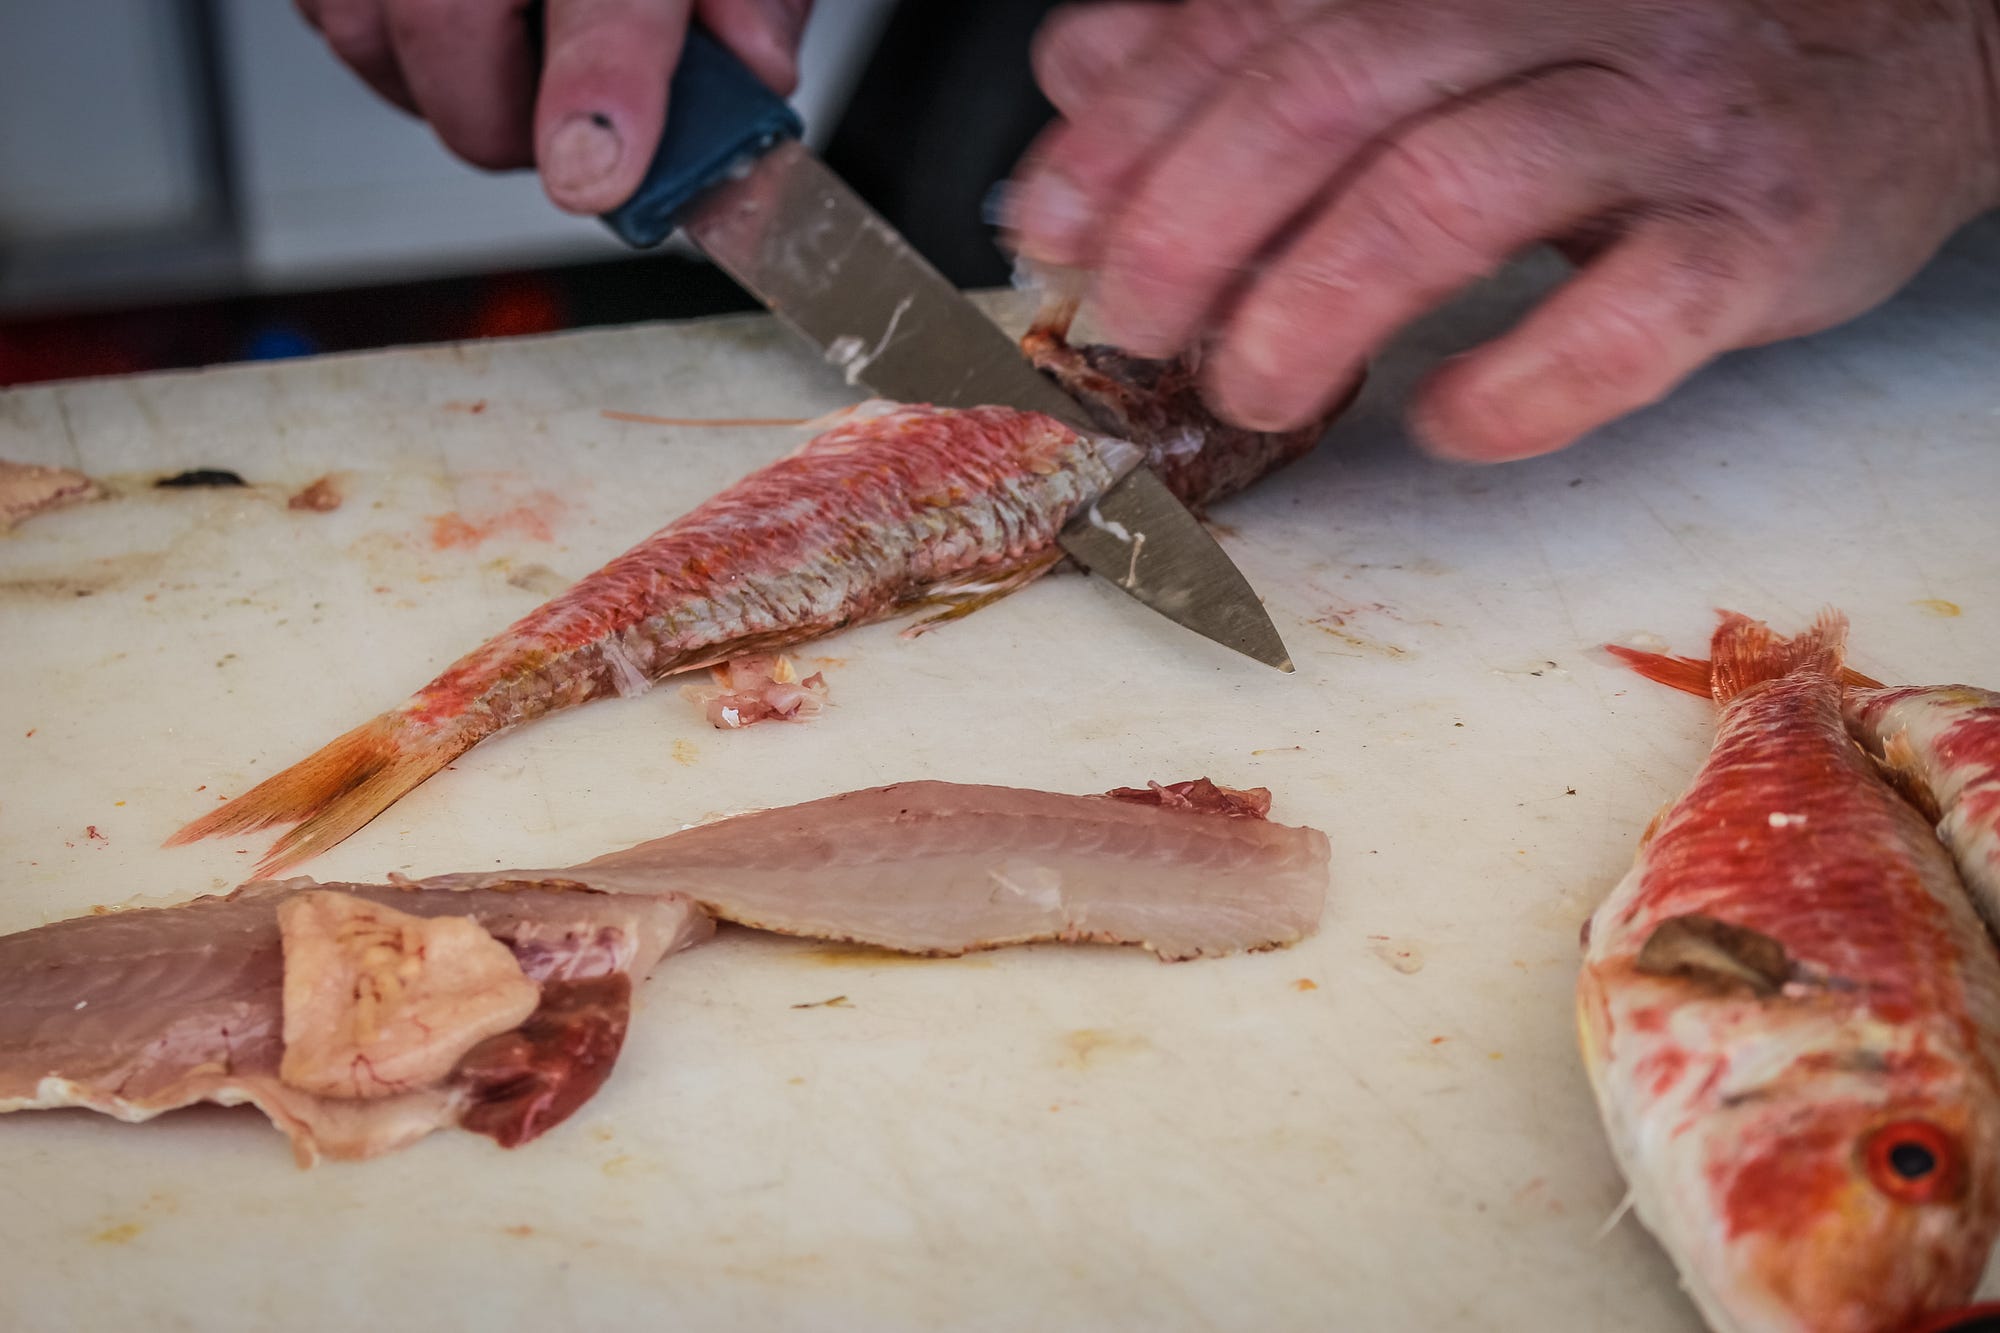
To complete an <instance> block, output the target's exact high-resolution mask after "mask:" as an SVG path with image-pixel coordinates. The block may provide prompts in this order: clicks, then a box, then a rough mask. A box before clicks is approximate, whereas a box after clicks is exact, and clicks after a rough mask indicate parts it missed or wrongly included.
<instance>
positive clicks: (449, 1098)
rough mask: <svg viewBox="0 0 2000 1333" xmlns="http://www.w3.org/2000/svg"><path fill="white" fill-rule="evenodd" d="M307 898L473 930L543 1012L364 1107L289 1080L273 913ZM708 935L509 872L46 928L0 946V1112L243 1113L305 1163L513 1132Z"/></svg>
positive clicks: (301, 889)
mask: <svg viewBox="0 0 2000 1333" xmlns="http://www.w3.org/2000/svg"><path fill="white" fill-rule="evenodd" d="M311 895H342V896H349V897H351V898H353V899H355V900H358V901H360V902H365V903H370V904H378V905H382V906H385V907H388V908H390V909H393V911H394V912H396V913H404V914H409V915H411V916H415V917H419V918H422V917H438V916H455V917H465V918H467V919H469V920H470V921H473V922H476V923H477V924H478V925H479V926H480V927H483V928H484V930H485V932H486V933H487V934H488V935H490V936H491V937H492V938H493V939H495V940H498V941H499V942H500V943H501V944H502V945H505V946H506V948H507V950H508V951H509V952H510V953H511V955H512V957H513V959H514V961H515V963H517V964H518V966H519V970H520V972H521V973H522V974H524V975H525V976H526V977H527V978H528V979H529V980H530V981H532V982H533V983H535V984H536V985H537V986H538V987H539V988H540V992H541V998H540V1001H539V1003H538V1004H537V1006H536V1008H535V1010H534V1012H533V1013H531V1014H530V1015H529V1017H528V1018H527V1020H526V1021H525V1022H524V1023H522V1024H521V1025H519V1026H518V1027H517V1028H515V1029H513V1030H511V1031H510V1032H509V1033H507V1034H503V1035H501V1036H496V1037H492V1038H489V1039H488V1040H487V1041H485V1042H481V1043H480V1044H478V1045H475V1046H473V1047H472V1048H471V1050H470V1051H469V1052H467V1054H466V1056H465V1058H464V1059H462V1060H461V1061H459V1063H458V1066H457V1068H456V1070H455V1071H454V1072H453V1073H452V1074H451V1075H450V1076H448V1077H446V1078H444V1079H442V1080H438V1081H436V1082H433V1083H429V1084H427V1085H424V1086H419V1087H413V1088H411V1089H409V1090H408V1091H404V1092H400V1093H397V1094H395V1095H389V1096H379V1097H370V1098H346V1097H329V1096H321V1095H316V1094H315V1093H313V1092H309V1091H306V1090H304V1089H302V1088H300V1087H297V1086H294V1085H293V1084H292V1083H290V1082H287V1081H286V1079H285V1078H284V1077H283V1075H282V1073H281V1068H280V1066H281V1063H282V1062H283V1059H284V1055H285V1043H284V1031H283V1029H284V1018H285V1012H284V983H285V960H284V956H283V947H282V942H281V934H280V928H279V914H280V908H281V907H282V906H284V905H285V904H288V903H293V902H296V901H298V900H299V899H300V898H302V897H305V896H311ZM712 930H713V924H712V922H711V921H710V920H709V918H708V917H707V916H706V915H705V914H703V913H702V912H701V911H700V910H699V909H698V908H696V907H695V906H694V905H693V904H692V903H690V902H689V901H688V900H686V899H684V898H676V897H674V896H672V895H653V896H648V897H638V898H635V897H622V896H616V895H607V894H595V893H587V892H579V891H577V890H576V889H575V888H574V887H573V886H563V885H561V884H546V883H537V882H527V881H520V880H516V881H513V882H511V883H510V882H507V881H504V880H495V881H494V884H493V887H488V888H484V889H480V890H477V891H470V892H460V891H450V890H446V889H438V888H427V887H423V886H416V885H410V886H383V885H350V884H324V885H322V884H314V883H313V882H312V881H311V880H293V881H287V882H284V883H271V882H263V883H257V884H252V885H247V886H245V887H244V888H241V889H238V890H237V891H236V892H235V893H232V894H230V895H229V896H228V897H226V898H214V897H210V898H201V899H197V900H196V901H194V902H191V903H188V904H185V905H183V906H179V907H166V908H147V909H140V910H134V911H129V912H113V913H110V914H107V915H102V916H90V917H80V918H77V919H76V920H72V921H61V922H56V923H54V924H52V925H48V926H43V927H41V928H39V929H36V930H28V931H22V932H21V933H19V934H15V935H8V936H5V937H0V1111H17V1110H34V1109H44V1108H51V1107H60V1106H83V1107H88V1108H90V1109H92V1110H96V1111H102V1112H104V1113H105V1114H107V1115H113V1116H117V1117H118V1118H120V1119H123V1120H135V1121H136V1120H146V1119H150V1118H151V1117H153V1116H155V1115H158V1114H160V1113H161V1112H163V1111H170V1110H173V1109H175V1108H177V1107H181V1106H188V1105H191V1104H193V1103H196V1102H216V1103H220V1104H222V1105H226V1106H227V1105H238V1104H241V1103H245V1102H248V1103H251V1104H254V1105H256V1106H257V1107H258V1108H259V1109H261V1110H262V1111H263V1112H264V1113H265V1114H266V1115H268V1116H269V1117H270V1118H271V1120H272V1123H274V1124H276V1125H277V1126H278V1127H279V1128H280V1129H282V1130H284V1131H285V1132H286V1134H288V1135H289V1136H290V1137H291V1139H292V1143H293V1147H294V1150H295V1151H296V1152H297V1154H298V1156H299V1158H300V1160H301V1161H302V1162H309V1161H311V1160H313V1159H314V1158H316V1157H318V1156H320V1155H322V1154H324V1155H326V1156H330V1157H335V1158H343V1157H347V1158H351V1157H369V1156H374V1155H376V1154H378V1153H382V1152H387V1151H389V1150H391V1149H394V1148H398V1147H401V1146H403V1145H404V1144H407V1143H409V1142H411V1141H413V1140H415V1139H418V1138H421V1137H423V1136H424V1135H425V1134H428V1133H430V1132H431V1131H432V1130H434V1129H437V1128H440V1127H443V1126H447V1125H454V1124H461V1123H463V1124H465V1125H466V1127H468V1128H472V1129H475V1130H477V1131H478V1132H482V1133H489V1134H491V1135H492V1136H493V1137H495V1138H498V1139H500V1140H501V1141H502V1142H510V1141H511V1142H520V1141H524V1140H525V1139H527V1138H532V1137H534V1135H535V1134H539V1133H540V1132H542V1131H543V1130H545V1129H547V1128H549V1127H550V1126H551V1125H553V1124H555V1123H558V1122H559V1121H560V1120H561V1119H562V1117H563V1116H564V1115H567V1114H568V1113H569V1112H570V1111H572V1110H574V1109H575V1107H576V1106H578V1105H581V1103H582V1102H583V1100H585V1099H586V1098H587V1097H588V1096H589V1095H590V1093H591V1092H593V1091H595V1089H596V1088H597V1086H598V1085H599V1084H601V1083H602V1082H603V1080H604V1078H605V1076H607V1075H608V1074H609V1073H610V1066H611V1061H612V1059H615V1057H616V1055H617V1050H618V1043H619V1041H620V1040H622V1037H623V1033H624V1028H625V1023H626V1020H627V1016H628V1013H629V995H630V984H631V979H632V978H634V977H641V976H644V975H645V973H647V972H648V971H650V970H651V969H652V968H653V967H654V966H655V965H656V964H657V963H658V962H659V960H660V959H661V958H662V957H664V956H665V955H667V954H669V953H672V952H674V951H676V950H678V949H681V948H685V947H686V946H687V945H689V944H692V943H695V942H697V941H699V940H701V939H705V938H706V937H707V936H708V935H709V933H710V932H711V931H712ZM586 1001H587V1002H586ZM520 1033H525V1034H527V1036H526V1038H525V1040H526V1041H527V1042H528V1046H527V1047H524V1046H523V1044H522V1041H523V1040H524V1039H522V1038H520V1037H518V1036H517V1035H516V1034H520ZM607 1037H609V1038H610V1040H608V1042H607V1040H606V1038H607ZM565 1049H568V1050H569V1051H570V1052H571V1054H570V1056H569V1057H568V1058H564V1057H563V1056H562V1055H561V1052H563V1051H564V1050H565ZM510 1054H511V1056H512V1059H511V1060H510V1059H509V1058H508V1056H509V1055H510ZM578 1056H584V1057H587V1058H577V1057H578ZM557 1112H560V1113H559V1114H558V1113H557Z"/></svg>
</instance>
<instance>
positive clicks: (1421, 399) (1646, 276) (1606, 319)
mask: <svg viewBox="0 0 2000 1333" xmlns="http://www.w3.org/2000/svg"><path fill="white" fill-rule="evenodd" d="M1777 272H1778V264H1777V263H1776V261H1775V259H1774V257H1773V256H1772V255H1771V253H1770V252H1769V251H1768V250H1767V249H1765V248H1763V247H1762V246H1760V244H1759V243H1758V242H1756V241H1755V240H1754V239H1753V238H1752V233H1751V232H1750V231H1749V230H1748V229H1747V227H1746V226H1745V225H1744V224H1742V223H1740V222H1738V221H1736V220H1735V219H1734V218H1730V217H1704V218H1679V219H1656V220H1651V221H1647V222H1644V223H1640V224H1638V225H1637V226H1635V227H1634V228H1633V230H1632V231H1630V232H1629V233H1628V234H1627V235H1626V237H1625V238H1624V239H1623V240H1622V241H1620V242H1619V243H1617V244H1615V245H1613V246H1612V247H1611V248H1610V249H1609V250H1607V251H1605V252H1604V254H1603V256H1602V257H1601V258H1599V259H1598V260H1597V261H1596V262H1595V263H1594V264H1592V265H1591V266H1590V267H1589V268H1587V269H1585V270H1583V272H1582V273H1580V274H1579V275H1578V276H1577V277H1575V278H1573V279H1571V280H1570V281H1569V282H1568V283H1567V284H1566V285H1564V286H1563V287H1561V288H1560V289H1558V290H1557V291H1556V293H1555V294H1554V295H1553V296H1551V297H1550V298H1549V299H1548V300H1547V301H1545V302H1544V303H1543V304H1542V305H1541V306H1540V307H1539V308H1538V309H1536V310H1535V311H1534V312H1533V313H1532V314H1530V315H1529V316H1528V317H1527V318H1526V319H1525V320H1523V321H1522V322H1521V324H1520V325H1519V326H1518V327H1517V328H1515V329H1513V330H1512V331H1510V332H1508V333H1507V334H1505V335H1503V336H1502V337H1500V338H1499V339H1497V340H1495V341H1494V342H1491V343H1488V344H1487V345H1485V346H1484V347H1480V348H1476V349H1474V350H1473V351H1471V352H1469V353H1467V354H1465V355H1464V356H1462V357H1458V358H1456V359H1454V360H1452V361H1449V362H1447V363H1446V364H1445V365H1444V366H1442V367H1440V368H1439V369H1438V370H1437V371H1435V372H1434V373H1433V374H1432V376H1431V378H1430V379H1429V380H1428V381H1427V382H1426V383H1424V384H1423V385H1422V386H1420V387H1419V389H1418V391H1417V396H1416V399H1415V402H1414V404H1413V406H1412V409H1411V427H1412V430H1413V431H1414V433H1415V434H1416V435H1417V437H1418V439H1419V440H1420V441H1421V442H1423V443H1424V444H1425V445H1426V446H1427V447H1428V448H1429V449H1431V450H1432V451H1433V452H1435V453H1438V454H1441V455H1443V456H1445V457H1449V458H1459V459H1465V460H1467V461H1476V462H1501V461H1504V460H1507V459H1514V458H1530V457H1533V456H1535V455H1537V454H1546V453H1551V452H1553V451H1555V450H1557V449H1561V448H1563V447H1564V446H1566V445H1569V444H1572V443H1574V442H1575V441H1576V440H1578V439H1579V438H1581V437H1582V436H1583V435H1585V434H1586V433H1588V432H1589V431H1592V430H1594V429H1596V428H1597V427H1599V426H1602V425H1604V424H1606V423H1608V422H1611V421H1614V420H1616V419H1617V418H1619V417H1621V416H1624V415H1625V414H1627V413H1629V412H1634V411H1637V410H1638V409H1639V408H1641V407H1645V406H1647V405H1648V404H1650V403H1653V402H1656V401H1658V400H1659V399H1660V398H1662V397H1664V396H1666V394H1667V393H1668V392H1669V391H1670V390H1672V389H1673V388H1674V387H1675V386H1676V385H1678V384H1679V383H1681V381H1683V380H1685V379H1686V378H1687V377H1688V376H1690V375H1692V374H1693V373H1694V372H1695V371H1696V370H1698V369H1700V368H1701V367H1702V366H1703V365H1705V364H1707V363H1708V362H1709V361H1710V360H1712V359H1713V358H1715V357H1716V356H1719V355H1721V354H1722V353H1723V352H1726V351H1729V350H1731V349H1733V348H1735V347H1739V346H1743V345H1745V343H1746V342H1748V341H1750V340H1751V335H1752V333H1753V331H1754V330H1756V329H1758V328H1760V327H1763V326H1765V325H1766V323H1767V319H1768V315H1769V312H1770V311H1771V309H1772V306H1773V299H1774V295H1775V292H1776V290H1777V279H1776V274H1777Z"/></svg>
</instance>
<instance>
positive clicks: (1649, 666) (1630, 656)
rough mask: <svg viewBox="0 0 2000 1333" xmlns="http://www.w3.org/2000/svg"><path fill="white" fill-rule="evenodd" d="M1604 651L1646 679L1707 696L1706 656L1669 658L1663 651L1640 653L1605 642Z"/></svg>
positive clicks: (1688, 692)
mask: <svg viewBox="0 0 2000 1333" xmlns="http://www.w3.org/2000/svg"><path fill="white" fill-rule="evenodd" d="M1604 651H1605V652H1607V653H1610V654H1611V655H1612V656H1613V657H1615V658H1617V659H1618V660H1619V661H1621V662H1623V663H1624V664H1625V665H1626V666H1628V667H1631V668H1632V669H1633V670H1634V671H1636V672H1638V673H1639V674H1640V675H1642V676H1644V677H1645V678H1646V679H1647V680H1651V681H1657V682H1659V683H1660V684H1662V685H1667V686H1671V687H1672V688H1674V689H1676V690H1680V691H1681V692H1682V693H1684V694H1693V695H1699V696H1700V697H1701V698H1703V699H1706V698H1708V697H1709V694H1708V659H1707V658H1705V657H1669V656H1667V654H1665V653H1648V652H1641V651H1640V650H1639V649H1637V648H1626V647H1622V646H1620V645H1619V644H1615V643H1607V644H1605V645H1604Z"/></svg>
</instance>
